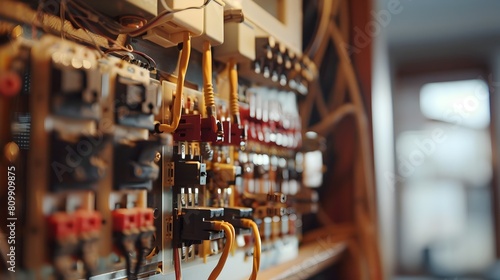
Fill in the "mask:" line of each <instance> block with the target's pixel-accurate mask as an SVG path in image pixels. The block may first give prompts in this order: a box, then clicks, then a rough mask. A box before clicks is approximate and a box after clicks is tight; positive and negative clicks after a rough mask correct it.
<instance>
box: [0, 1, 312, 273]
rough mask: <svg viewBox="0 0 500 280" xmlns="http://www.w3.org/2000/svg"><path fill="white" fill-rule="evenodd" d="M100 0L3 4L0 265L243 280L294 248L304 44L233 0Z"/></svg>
mask: <svg viewBox="0 0 500 280" xmlns="http://www.w3.org/2000/svg"><path fill="white" fill-rule="evenodd" d="M105 2H106V3H104V2H102V3H101V2H99V1H85V2H83V1H75V0H48V1H3V2H2V3H0V11H2V12H0V27H1V28H0V37H1V38H0V61H1V63H0V98H1V99H0V103H1V105H2V107H1V109H2V111H1V115H2V121H1V122H2V125H1V128H2V131H1V133H2V142H0V144H1V145H2V149H3V151H4V154H5V155H4V158H5V159H4V160H3V161H2V168H4V167H5V168H6V169H5V170H8V173H6V175H7V177H6V178H4V177H1V179H2V182H8V183H7V186H8V189H5V190H2V193H1V196H2V197H5V198H2V201H5V202H6V203H2V205H6V206H5V209H6V210H7V209H10V210H12V211H10V210H9V211H4V210H2V212H1V213H2V214H1V215H2V216H1V218H2V219H3V220H8V221H11V222H12V224H13V226H12V227H10V228H9V227H2V228H1V233H2V235H3V236H4V238H2V239H0V243H1V244H0V247H1V248H5V249H2V255H3V256H6V257H7V259H6V260H5V263H6V267H5V270H3V271H4V272H2V275H4V276H5V278H4V277H3V276H2V277H1V278H2V279H9V278H8V277H10V278H12V279H156V278H158V279H160V278H161V279H165V277H167V278H166V279H181V278H182V276H184V278H185V279H205V278H208V279H247V278H250V279H256V278H257V275H258V272H259V270H261V269H265V268H267V267H270V266H273V265H276V264H278V263H280V262H283V261H285V260H288V259H291V258H293V257H295V256H296V255H297V248H298V242H299V239H300V234H301V217H302V215H303V214H304V213H307V212H308V211H311V210H310V209H314V207H303V205H304V204H307V205H314V204H315V200H316V199H315V198H314V195H312V196H311V195H310V193H311V190H310V189H308V186H307V184H304V180H303V178H302V177H303V176H302V175H303V172H304V169H305V168H306V166H304V160H303V159H304V149H303V145H302V142H303V139H302V138H303V128H302V127H301V118H300V114H299V110H298V108H299V106H298V102H299V101H298V100H299V99H300V97H301V96H303V95H306V94H307V86H308V82H310V81H311V79H312V78H313V75H314V74H313V73H314V65H313V63H312V62H311V61H310V60H309V59H308V58H307V57H304V56H302V55H301V53H300V52H299V51H297V49H299V50H300V48H301V46H297V45H287V44H289V42H290V41H296V40H290V39H289V38H288V39H285V40H283V41H280V38H276V37H274V36H272V35H271V34H274V33H273V32H266V30H265V28H263V27H262V26H263V25H262V23H259V22H256V21H257V20H258V18H256V17H255V16H252V17H250V18H246V17H245V13H248V14H249V15H255V11H254V10H251V11H250V10H249V11H246V10H245V9H249V8H245V7H246V6H245V5H246V4H245V5H243V6H241V5H240V6H238V1H220V0H207V1H203V0H190V1H177V0H161V1H150V0H148V1H145V0H141V1H132V0H129V1H105ZM296 2H297V3H296V4H297V5H296V7H295V6H294V7H291V6H290V5H289V6H287V7H288V8H289V9H292V8H293V9H298V11H299V12H300V9H301V7H302V5H301V3H300V1H296ZM252 7H253V6H252ZM5 11H13V12H12V13H7V12H5ZM297 32H299V31H297ZM299 33H300V32H299ZM292 50H293V51H292ZM320 160H321V159H320ZM6 172H7V171H6ZM4 173H5V172H4ZM2 176H3V175H2ZM304 193H306V194H305V195H304ZM299 205H302V206H301V207H299ZM9 206H11V208H8V207H9ZM304 209H308V210H304ZM10 237H12V238H10ZM9 238H10V239H9ZM4 250H5V251H6V252H5V254H4ZM9 253H12V254H9ZM14 271H15V272H14Z"/></svg>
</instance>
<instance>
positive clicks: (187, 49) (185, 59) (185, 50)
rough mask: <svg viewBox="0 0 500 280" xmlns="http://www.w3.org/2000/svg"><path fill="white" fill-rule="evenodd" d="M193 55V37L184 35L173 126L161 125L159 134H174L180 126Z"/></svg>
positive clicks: (186, 33)
mask: <svg viewBox="0 0 500 280" xmlns="http://www.w3.org/2000/svg"><path fill="white" fill-rule="evenodd" d="M190 55H191V35H190V34H189V32H185V33H184V41H183V44H182V51H181V57H180V59H179V74H178V75H177V86H176V89H175V90H176V91H175V100H174V109H173V113H172V123H171V124H159V125H158V128H157V130H158V131H159V132H168V133H171V132H174V131H175V130H176V129H177V127H178V126H179V121H180V119H181V110H182V94H183V91H184V90H183V88H184V79H185V78H186V77H185V76H186V71H187V68H188V63H189V56H190Z"/></svg>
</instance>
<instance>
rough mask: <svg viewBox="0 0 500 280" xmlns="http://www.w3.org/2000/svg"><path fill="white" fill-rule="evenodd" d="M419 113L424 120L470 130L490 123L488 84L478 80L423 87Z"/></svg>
mask: <svg viewBox="0 0 500 280" xmlns="http://www.w3.org/2000/svg"><path fill="white" fill-rule="evenodd" d="M420 110H421V111H422V114H423V115H424V116H426V117H427V118H430V119H433V120H438V121H444V122H449V123H453V124H456V125H461V126H466V127H470V128H476V129H481V128H487V127H488V125H489V124H490V104H489V91H488V85H487V84H486V83H485V82H484V81H483V80H479V79H475V80H463V81H453V82H440V83H429V84H425V85H424V86H423V87H422V89H421V90H420Z"/></svg>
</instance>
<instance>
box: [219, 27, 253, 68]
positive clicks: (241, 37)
mask: <svg viewBox="0 0 500 280" xmlns="http://www.w3.org/2000/svg"><path fill="white" fill-rule="evenodd" d="M214 58H215V59H216V60H219V61H223V62H227V61H229V59H234V60H235V61H236V62H238V63H245V62H249V61H254V60H255V28H254V26H253V25H252V24H250V23H249V22H248V21H243V22H241V23H237V22H229V23H226V24H225V25H224V44H222V45H220V46H218V47H217V48H214Z"/></svg>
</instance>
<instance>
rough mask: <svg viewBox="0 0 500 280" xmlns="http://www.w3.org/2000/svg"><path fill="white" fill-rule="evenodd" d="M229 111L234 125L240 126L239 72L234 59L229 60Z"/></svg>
mask: <svg viewBox="0 0 500 280" xmlns="http://www.w3.org/2000/svg"><path fill="white" fill-rule="evenodd" d="M228 68H229V69H228V70H229V71H228V73H229V103H230V107H229V110H230V111H231V116H232V118H233V123H235V124H237V125H238V126H239V125H240V124H241V121H240V104H239V103H238V70H237V69H236V61H235V59H234V58H231V59H229V63H228Z"/></svg>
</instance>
